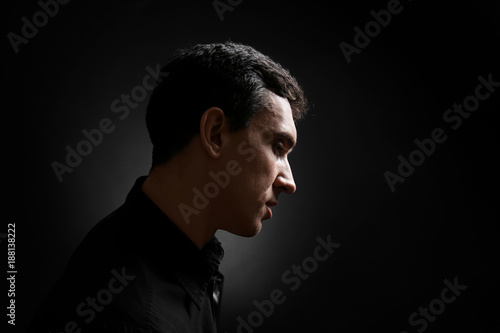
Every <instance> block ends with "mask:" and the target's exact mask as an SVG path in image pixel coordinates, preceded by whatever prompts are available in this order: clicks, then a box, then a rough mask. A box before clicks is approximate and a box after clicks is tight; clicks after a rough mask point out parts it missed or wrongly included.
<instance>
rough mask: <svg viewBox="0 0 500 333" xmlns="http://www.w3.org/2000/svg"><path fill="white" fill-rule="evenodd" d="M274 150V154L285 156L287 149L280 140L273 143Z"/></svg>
mask: <svg viewBox="0 0 500 333" xmlns="http://www.w3.org/2000/svg"><path fill="white" fill-rule="evenodd" d="M273 150H274V154H276V155H277V156H283V155H284V152H285V150H286V149H285V147H283V143H281V142H278V143H275V144H273Z"/></svg>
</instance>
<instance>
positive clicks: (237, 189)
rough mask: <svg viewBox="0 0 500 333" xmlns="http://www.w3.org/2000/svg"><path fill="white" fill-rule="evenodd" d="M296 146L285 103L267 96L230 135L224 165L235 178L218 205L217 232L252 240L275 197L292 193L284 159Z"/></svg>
mask: <svg viewBox="0 0 500 333" xmlns="http://www.w3.org/2000/svg"><path fill="white" fill-rule="evenodd" d="M296 141H297V130H296V128H295V122H294V120H293V117H292V110H291V107H290V103H289V102H288V100H287V99H286V98H283V97H279V96H277V95H275V94H273V93H271V92H270V93H269V99H268V103H267V107H266V109H265V110H263V111H261V112H259V113H257V114H256V115H255V116H254V118H253V119H252V122H251V124H250V125H249V126H248V128H245V129H242V130H240V131H237V132H234V133H230V134H229V137H228V145H227V150H226V152H227V154H225V155H226V158H225V159H224V160H225V163H226V164H227V163H231V166H232V167H234V166H237V167H238V168H237V169H234V168H233V170H235V172H234V173H235V175H233V176H231V179H230V183H229V185H228V186H227V188H226V189H225V190H224V191H222V193H221V199H222V200H220V201H219V203H218V204H219V205H220V207H218V208H219V209H218V211H219V212H221V214H222V216H221V220H220V221H221V224H222V225H221V227H220V229H223V230H226V231H228V232H231V233H234V234H237V235H240V236H246V237H250V236H254V235H256V234H257V233H259V231H260V230H261V228H262V221H263V220H267V219H270V218H271V217H272V207H273V206H276V205H277V204H278V197H279V195H280V194H281V193H283V192H284V193H288V194H292V193H293V192H295V182H294V179H293V175H292V170H291V167H290V164H289V162H288V154H289V153H290V152H291V150H292V148H293V146H294V145H295V142H296ZM230 161H233V162H230ZM234 161H236V162H234ZM236 173H237V174H236Z"/></svg>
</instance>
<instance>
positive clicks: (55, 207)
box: [2, 0, 500, 332]
mask: <svg viewBox="0 0 500 333" xmlns="http://www.w3.org/2000/svg"><path fill="white" fill-rule="evenodd" d="M401 5H402V6H403V10H402V12H401V13H400V14H397V15H394V16H392V19H391V22H390V23H389V25H388V26H387V27H385V28H382V29H381V32H380V33H379V34H378V35H377V36H375V37H373V38H372V40H371V41H370V44H369V45H368V46H367V47H365V48H363V49H362V50H361V52H360V53H359V54H354V55H352V62H351V63H350V64H348V63H347V61H346V59H345V57H344V55H343V54H342V51H341V49H340V48H339V43H340V42H342V41H344V42H347V43H349V44H353V38H354V34H355V32H354V30H353V28H354V27H355V26H358V27H360V28H363V27H364V25H365V24H366V23H367V22H368V21H371V20H373V18H372V16H371V15H370V11H371V10H375V11H379V10H381V9H385V8H387V1H372V2H364V3H361V2H347V1H345V2H342V3H335V4H328V3H327V2H311V1H310V2H295V3H293V4H292V2H290V1H273V2H272V3H271V1H262V0H260V1H258V0H255V1H251V0H245V1H243V2H242V3H241V4H239V5H238V6H236V7H234V10H233V11H227V12H225V13H224V20H223V21H221V20H220V19H219V17H218V15H217V13H216V11H215V9H214V7H213V5H212V1H209V0H206V1H183V2H181V1H153V0H151V1H102V2H93V1H71V2H70V3H68V4H66V5H61V6H60V8H59V12H58V13H57V15H56V16H55V17H53V18H51V19H50V20H49V21H48V24H47V25H46V26H44V27H42V28H40V29H39V32H38V34H37V35H36V36H35V37H34V38H32V39H31V40H30V41H29V43H28V44H26V45H21V46H20V51H19V53H18V54H15V53H14V51H13V49H12V47H11V45H10V43H9V41H8V39H7V37H6V36H7V33H8V32H14V33H17V34H20V31H21V27H22V24H23V23H22V21H21V17H23V16H26V17H28V18H29V19H30V20H31V18H32V15H33V14H34V13H35V12H36V11H38V10H40V7H39V6H38V5H37V4H36V2H34V1H33V2H30V3H22V2H16V3H15V4H10V5H9V6H10V8H9V14H8V15H9V19H8V20H7V22H9V24H8V27H7V31H6V32H5V33H4V36H5V38H4V39H3V43H2V45H3V49H2V53H3V54H4V55H5V56H6V57H5V58H6V60H5V61H4V73H6V75H4V79H5V82H4V83H6V84H4V86H5V88H6V89H4V93H5V96H4V103H3V106H2V109H3V110H4V112H3V113H4V117H5V118H4V119H5V123H4V125H3V127H4V131H3V136H4V146H5V147H6V148H5V149H7V148H13V149H12V151H11V150H6V152H5V154H4V156H5V162H4V165H5V166H7V167H8V168H9V170H8V171H6V175H5V177H4V178H5V180H6V181H7V184H8V185H9V187H8V189H7V190H6V192H7V198H8V200H4V204H5V205H6V207H5V208H4V212H6V213H7V214H5V215H4V216H5V218H6V220H5V221H4V223H3V227H2V232H4V233H5V232H6V231H3V229H6V228H7V223H11V222H15V223H16V239H17V242H16V246H17V258H16V260H17V267H18V275H17V284H16V289H17V293H16V304H17V308H16V323H17V325H16V331H19V332H22V331H24V329H25V327H26V324H27V322H28V321H29V320H30V318H31V316H32V315H33V313H34V311H35V309H36V308H37V306H38V305H39V304H40V302H41V301H42V299H43V297H44V296H45V295H46V293H47V292H48V290H49V288H50V287H51V286H52V284H53V283H54V282H55V280H56V279H57V278H58V276H59V274H60V273H61V272H62V270H63V268H64V265H65V264H66V261H67V260H68V258H69V256H70V254H71V253H72V251H73V250H74V248H75V247H76V246H77V244H78V242H79V241H80V240H81V239H82V238H83V236H84V235H85V234H86V232H88V230H90V228H91V227H92V226H93V225H94V224H95V223H97V222H98V220H99V219H101V218H102V217H104V216H105V215H107V214H108V213H109V212H111V211H112V210H114V209H115V208H116V207H118V206H119V205H120V204H121V203H122V202H123V200H124V198H125V196H126V194H127V192H128V190H129V189H130V187H131V186H132V184H133V182H134V180H135V179H136V178H137V177H138V176H140V175H144V174H146V173H147V172H148V169H149V161H150V153H151V147H150V144H149V139H148V136H147V131H146V128H145V125H144V112H145V107H146V105H147V101H144V102H142V103H140V105H139V106H138V107H137V108H136V109H134V110H131V113H130V115H129V116H128V117H127V118H126V119H124V120H120V119H119V118H118V117H117V115H116V114H114V113H112V112H111V109H110V104H111V102H112V101H113V100H114V99H116V98H119V97H120V94H122V93H130V91H131V89H132V88H133V87H134V86H136V85H138V84H141V82H142V78H143V77H144V75H145V74H146V71H145V67H146V66H148V65H149V66H151V67H154V66H155V65H156V64H164V63H165V61H166V60H167V59H168V57H169V56H170V55H171V53H172V52H173V51H174V50H175V49H177V48H179V47H183V46H187V45H191V44H196V43H201V42H222V41H226V40H229V39H230V40H233V41H235V42H241V43H245V44H249V45H252V46H253V47H255V48H256V49H258V50H259V51H261V52H263V53H264V54H267V55H270V56H271V57H272V58H273V59H275V60H276V61H278V62H280V63H281V64H282V65H283V66H284V67H286V68H288V69H290V71H291V73H292V74H293V75H294V76H296V77H297V79H298V80H299V82H300V83H301V84H302V85H303V87H304V90H305V92H306V94H307V96H308V99H309V100H310V102H311V104H312V106H313V107H312V109H311V111H310V113H309V115H308V116H307V118H306V119H305V120H304V121H301V122H299V123H298V125H297V129H298V145H297V147H296V149H295V150H294V152H293V154H292V155H291V156H290V161H291V164H292V168H293V171H294V177H295V181H296V183H297V192H296V193H295V194H294V195H293V196H290V197H286V198H283V200H280V201H281V202H280V206H279V207H277V208H276V209H275V212H274V217H273V219H272V220H270V221H267V222H265V223H264V227H263V229H262V232H261V233H260V234H259V235H258V236H256V237H254V238H241V237H238V236H233V235H230V234H227V233H224V232H220V233H219V234H218V235H219V238H220V240H221V241H222V243H223V246H224V248H225V252H226V256H225V259H224V261H223V264H222V266H221V269H222V272H223V273H224V274H225V277H226V284H225V290H224V298H223V308H222V314H221V315H222V329H221V332H236V327H237V321H236V318H237V317H238V316H241V317H243V318H247V317H248V315H249V314H250V313H251V312H252V311H255V307H254V305H253V304H252V302H253V301H254V300H258V301H262V300H264V299H268V298H269V294H270V292H271V291H272V290H274V289H281V290H283V291H284V294H285V296H286V298H287V300H286V302H285V303H284V304H281V305H278V306H276V308H275V309H274V313H273V314H272V315H270V316H269V317H266V318H264V322H263V323H262V324H261V325H260V326H259V327H256V328H255V329H254V330H255V332H305V331H307V332H309V331H311V332H401V331H404V330H406V331H408V332H416V328H417V327H412V326H410V324H409V322H408V317H409V316H410V315H411V314H412V313H413V312H415V311H418V309H419V307H421V306H423V307H427V306H428V305H429V303H430V302H431V301H432V300H434V299H436V298H439V297H440V294H441V290H442V289H443V288H444V286H445V285H444V284H443V280H444V279H448V280H450V281H453V279H454V278H455V277H456V278H457V279H458V282H459V284H463V285H467V286H468V288H467V289H466V290H465V291H463V292H462V295H460V296H459V297H458V298H457V299H456V300H455V301H454V302H453V303H451V304H449V305H446V308H445V311H444V312H443V313H442V314H441V315H439V316H437V319H436V320H435V321H434V322H431V323H429V324H428V327H427V329H426V330H425V332H457V331H460V332H466V331H468V332H497V331H498V329H499V328H500V323H499V321H500V319H499V315H498V311H499V306H498V300H499V288H498V282H499V281H500V279H499V277H498V273H496V271H497V270H495V268H496V266H498V247H499V246H498V243H499V241H498V239H499V237H498V236H499V233H498V231H497V228H496V225H497V223H498V216H499V214H498V184H499V183H498V178H499V177H498V174H499V164H498V158H497V156H496V155H497V154H498V152H499V149H498V147H499V145H498V125H499V120H500V118H499V115H498V112H499V111H500V108H499V105H500V88H497V91H496V92H494V93H492V94H491V95H490V97H489V98H488V99H487V100H485V101H482V102H481V103H480V106H479V108H478V109H477V111H475V112H474V113H473V114H472V115H471V116H470V117H469V118H468V119H465V120H464V121H463V123H462V125H461V126H460V128H458V129H457V130H452V129H451V127H450V126H449V124H446V123H445V122H444V121H443V119H442V116H443V113H444V112H445V110H446V109H448V108H450V107H452V105H453V103H462V102H463V100H464V98H465V97H467V96H468V95H471V94H473V93H474V89H475V88H476V86H477V84H478V83H479V82H478V79H477V77H478V76H479V75H482V76H483V77H485V78H486V77H488V75H489V74H490V73H491V75H492V77H493V80H494V81H497V82H498V81H500V66H498V59H500V48H499V41H500V38H499V37H500V22H499V17H500V6H499V4H498V2H495V1H454V2H448V3H442V2H440V3H439V4H437V3H436V2H431V1H409V0H407V1H402V2H401ZM193 98H195V96H193ZM11 116H12V117H11ZM102 118H110V119H112V121H113V123H114V124H115V125H116V128H115V130H114V131H113V132H112V133H110V134H106V135H105V137H104V139H103V142H102V143H101V144H100V145H99V146H98V147H95V148H94V150H93V152H92V153H91V154H90V155H89V156H87V157H85V158H84V159H83V161H82V163H81V164H80V165H79V166H78V167H76V168H75V169H74V171H73V172H72V173H67V174H65V175H64V176H63V177H64V180H63V182H59V181H58V180H57V177H56V176H55V174H54V172H53V170H52V168H51V163H52V162H53V161H59V162H61V163H64V158H65V154H66V152H65V146H66V145H70V146H72V147H75V146H76V144H77V143H78V142H79V141H80V140H82V139H84V137H83V135H82V133H81V131H82V130H83V129H87V130H90V129H92V128H95V127H96V126H97V125H98V123H99V121H100V120H101V119H102ZM437 127H441V128H443V129H444V130H445V133H446V134H447V137H448V139H447V140H446V141H445V142H444V143H443V144H440V145H437V147H436V150H435V152H434V154H432V155H431V156H430V157H428V158H426V160H425V162H424V163H423V164H422V165H421V166H418V167H416V169H415V171H414V172H413V174H412V175H411V176H409V177H408V179H407V180H406V181H405V182H404V183H398V184H397V185H396V191H395V192H391V190H390V189H389V186H388V185H387V182H386V181H385V179H384V176H383V174H384V172H385V171H391V172H397V167H398V163H399V162H398V160H397V157H398V155H403V156H404V157H408V155H409V154H410V152H411V151H413V150H414V149H415V148H416V146H415V144H414V143H413V141H414V140H415V139H420V140H422V139H424V138H428V137H429V136H430V133H431V131H432V130H433V129H435V128H437ZM21 137H22V141H23V143H24V145H22V146H20V145H19V144H18V143H19V142H21ZM20 164H21V165H20ZM19 203H20V204H21V205H20V206H18V204H19ZM138 234H139V236H140V235H141V230H140V228H138ZM328 235H331V239H332V241H334V242H337V243H340V244H341V246H340V247H339V248H338V249H337V250H336V251H335V253H334V254H332V255H331V257H330V258H329V259H328V260H327V261H325V262H321V263H319V266H318V269H317V270H316V271H315V272H313V273H311V274H310V276H309V278H308V279H307V280H304V281H302V283H301V285H300V288H299V289H298V290H296V291H291V290H290V289H289V286H290V285H287V284H285V283H283V281H282V279H281V276H282V274H283V273H284V272H285V271H287V270H288V269H290V267H291V266H292V265H293V264H300V263H301V262H302V261H303V260H304V258H307V257H309V256H311V255H312V254H313V250H314V248H315V246H316V244H317V243H316V238H317V237H322V238H326V237H327V236H328ZM5 261H6V260H3V259H2V262H5ZM2 267H4V266H3V264H2ZM2 269H3V268H2ZM3 270H4V269H3ZM4 271H5V270H4ZM75 288H78V286H75ZM3 293H4V291H2V294H3ZM5 304H7V303H5ZM5 306H6V305H5ZM2 308H4V305H2ZM4 311H5V310H4ZM2 318H3V319H2V320H3V321H7V317H6V316H5V315H2ZM419 327H420V326H419ZM11 328H12V327H11Z"/></svg>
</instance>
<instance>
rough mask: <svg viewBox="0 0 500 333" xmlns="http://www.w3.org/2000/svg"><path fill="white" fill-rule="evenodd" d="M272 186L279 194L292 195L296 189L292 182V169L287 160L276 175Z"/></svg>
mask: <svg viewBox="0 0 500 333" xmlns="http://www.w3.org/2000/svg"><path fill="white" fill-rule="evenodd" d="M273 185H274V188H276V189H277V190H278V191H279V192H284V193H287V194H292V193H294V192H295V190H296V189H297V187H296V185H295V181H294V180H293V174H292V168H291V167H290V164H289V163H288V160H287V161H286V163H285V166H284V167H283V168H282V170H280V172H279V173H278V176H277V177H276V179H275V180H274V184H273Z"/></svg>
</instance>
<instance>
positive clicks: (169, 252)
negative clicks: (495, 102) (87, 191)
mask: <svg viewBox="0 0 500 333" xmlns="http://www.w3.org/2000/svg"><path fill="white" fill-rule="evenodd" d="M146 178H147V177H146V176H143V177H140V178H138V179H137V180H136V182H135V184H134V187H133V188H132V190H131V191H130V193H129V194H128V195H127V199H126V203H127V204H132V205H134V206H137V207H138V208H139V209H140V211H139V212H138V213H140V216H141V221H140V227H141V229H142V230H146V231H145V232H146V233H147V238H148V240H147V241H146V242H144V243H143V244H141V247H142V246H143V245H145V246H144V247H143V248H141V252H146V254H147V256H148V258H149V259H151V260H153V261H154V262H155V264H157V265H158V267H159V269H160V270H162V271H164V272H165V274H169V273H170V274H172V273H173V275H174V276H175V277H176V279H177V280H178V281H179V283H180V284H181V286H182V287H183V288H184V290H185V291H186V292H187V293H188V295H189V296H190V297H191V298H192V300H193V301H194V302H195V304H196V305H197V306H198V308H201V303H202V300H203V297H204V295H205V293H206V291H207V287H208V285H209V283H210V282H211V281H212V279H213V278H215V277H218V278H219V279H222V278H223V277H222V275H221V274H220V272H219V265H220V262H221V260H222V258H223V257H224V250H223V248H222V246H221V243H220V242H219V240H218V239H217V237H215V236H213V237H212V239H211V240H210V241H209V242H208V243H207V244H206V245H205V246H204V247H203V248H202V249H201V250H200V249H198V247H197V246H196V245H195V244H194V243H193V242H192V241H191V240H190V239H189V238H188V237H187V236H186V235H185V234H184V233H183V232H182V231H181V230H180V229H179V228H178V227H177V226H176V225H175V224H174V223H173V222H172V221H171V220H170V219H169V218H168V217H167V216H166V215H165V214H164V213H163V212H162V211H161V210H160V209H159V208H158V207H157V206H156V205H155V204H154V203H153V202H152V201H151V200H150V199H149V198H148V197H147V196H146V195H145V194H144V192H142V190H141V187H142V184H143V183H144V181H145V180H146ZM138 236H139V237H141V235H138Z"/></svg>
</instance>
